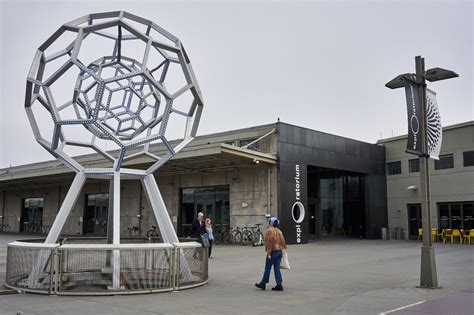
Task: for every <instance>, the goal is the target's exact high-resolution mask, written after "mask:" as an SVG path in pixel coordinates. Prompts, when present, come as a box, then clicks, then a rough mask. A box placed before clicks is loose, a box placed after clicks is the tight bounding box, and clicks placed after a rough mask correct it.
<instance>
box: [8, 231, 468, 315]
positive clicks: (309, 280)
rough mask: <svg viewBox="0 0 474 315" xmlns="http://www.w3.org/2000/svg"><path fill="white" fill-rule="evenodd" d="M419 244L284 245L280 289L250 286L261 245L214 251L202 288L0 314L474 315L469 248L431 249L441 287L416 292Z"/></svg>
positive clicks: (67, 300)
mask: <svg viewBox="0 0 474 315" xmlns="http://www.w3.org/2000/svg"><path fill="white" fill-rule="evenodd" d="M16 238H18V235H5V234H0V282H3V279H4V278H3V277H4V268H5V259H6V243H7V242H8V241H11V240H13V239H16ZM420 247H421V243H419V242H416V241H381V240H355V239H323V240H317V241H314V242H312V243H310V244H306V245H299V246H296V245H293V246H289V258H290V263H291V267H292V270H291V271H285V270H284V271H283V281H284V287H285V291H284V292H273V291H271V290H269V289H267V290H266V291H261V290H258V289H256V288H255V287H254V283H255V282H257V281H259V280H260V278H261V276H262V271H263V264H264V253H263V249H262V248H261V247H258V248H253V247H242V246H217V247H215V248H214V255H213V256H214V259H212V260H210V266H209V269H210V270H209V273H210V281H209V284H208V285H206V286H204V287H200V288H196V289H192V290H186V291H181V292H170V293H160V294H149V295H135V296H110V297H94V296H84V297H66V296H43V295H35V294H12V295H0V314H17V312H21V314H25V315H27V314H134V315H139V314H364V315H365V314H380V313H385V314H465V312H466V310H467V312H468V313H467V314H474V291H473V290H472V289H473V288H474V245H459V244H453V245H451V244H439V243H437V244H436V245H435V252H436V259H437V261H436V262H437V268H438V279H439V283H440V285H442V288H441V289H436V290H431V289H419V288H416V286H417V285H418V283H419V272H420V270H419V269H420V252H421V249H420ZM273 279H274V278H273V275H272V277H271V281H272V282H273V281H274V280H273ZM271 284H272V285H273V283H271ZM469 289H471V290H469ZM461 291H462V292H461ZM425 301H428V302H425ZM444 301H446V302H444ZM449 301H454V303H456V306H458V307H455V306H452V307H451V306H449V305H450V304H449ZM410 305H413V306H412V307H408V308H406V306H410ZM460 312H461V313H460Z"/></svg>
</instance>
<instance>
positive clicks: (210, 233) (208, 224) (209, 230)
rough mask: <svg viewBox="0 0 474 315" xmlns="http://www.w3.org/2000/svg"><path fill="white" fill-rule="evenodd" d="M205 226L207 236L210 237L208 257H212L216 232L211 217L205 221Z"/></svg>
mask: <svg viewBox="0 0 474 315" xmlns="http://www.w3.org/2000/svg"><path fill="white" fill-rule="evenodd" d="M205 226H206V232H207V236H208V238H209V253H208V257H209V258H211V259H212V257H211V252H212V243H213V242H214V233H213V231H212V220H211V219H210V218H207V219H206V221H205Z"/></svg>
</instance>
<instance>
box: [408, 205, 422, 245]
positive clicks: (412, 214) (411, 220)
mask: <svg viewBox="0 0 474 315" xmlns="http://www.w3.org/2000/svg"><path fill="white" fill-rule="evenodd" d="M408 228H409V231H408V233H409V238H410V239H411V240H416V239H418V229H421V204H419V203H417V204H412V205H408Z"/></svg>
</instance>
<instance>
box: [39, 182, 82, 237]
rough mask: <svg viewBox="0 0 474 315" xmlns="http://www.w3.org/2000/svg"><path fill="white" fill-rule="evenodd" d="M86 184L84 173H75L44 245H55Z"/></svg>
mask: <svg viewBox="0 0 474 315" xmlns="http://www.w3.org/2000/svg"><path fill="white" fill-rule="evenodd" d="M85 182H86V175H84V173H77V174H76V177H74V180H73V182H72V184H71V187H70V188H69V191H68V192H67V195H66V198H65V199H64V201H63V204H62V205H61V209H59V212H58V214H57V215H56V218H55V219H54V222H53V225H52V226H51V230H50V231H49V233H48V236H47V237H46V241H45V243H56V242H57V241H58V238H59V235H60V234H61V230H62V229H63V227H64V224H65V223H66V220H67V217H68V216H69V213H71V210H72V208H73V207H74V205H75V204H76V201H77V198H79V194H80V193H81V189H82V187H83V186H84V183H85Z"/></svg>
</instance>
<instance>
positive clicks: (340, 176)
mask: <svg viewBox="0 0 474 315" xmlns="http://www.w3.org/2000/svg"><path fill="white" fill-rule="evenodd" d="M152 150H153V153H155V154H157V155H160V153H161V150H162V148H160V147H159V146H157V147H154V148H152ZM76 159H78V160H80V162H81V164H82V165H85V166H86V167H100V166H101V163H103V162H104V161H102V160H101V157H100V156H98V155H84V156H79V157H76ZM150 163H151V161H149V160H147V157H143V158H140V159H138V160H136V161H134V162H133V164H128V165H127V166H126V167H129V168H139V169H140V168H145V167H147V166H148V165H149V164H150ZM384 167H385V148H384V146H381V145H376V144H369V143H364V142H360V141H356V140H352V139H347V138H344V137H339V136H336V135H331V134H327V133H323V132H319V131H315V130H310V129H306V128H302V127H298V126H293V125H289V124H285V123H281V122H278V123H274V124H268V125H261V126H256V127H251V128H245V129H240V130H233V131H227V132H221V133H215V134H210V135H204V136H199V137H197V138H196V139H195V140H194V141H193V142H192V143H191V144H190V145H188V146H187V147H186V148H185V149H183V151H181V152H180V153H178V154H177V155H176V156H175V158H173V159H172V160H171V161H169V162H168V163H167V164H166V165H165V166H164V167H163V168H161V169H160V170H159V171H157V172H156V173H155V177H156V180H157V182H158V185H159V188H160V190H161V193H162V194H163V198H164V201H165V204H166V206H167V209H168V212H169V214H170V217H171V218H172V222H173V223H174V225H175V228H176V231H177V233H178V235H180V236H185V235H186V234H187V229H188V228H189V226H190V224H191V223H192V221H193V219H194V218H195V217H196V215H197V212H200V211H202V212H204V214H205V215H206V216H207V217H211V218H212V219H213V220H214V224H215V229H216V230H219V229H226V228H229V227H230V228H234V227H244V226H254V225H255V224H263V225H264V226H266V222H267V218H268V217H269V216H278V217H279V218H280V219H281V222H282V224H281V226H282V229H283V231H284V233H285V235H286V237H287V240H288V242H289V243H295V244H298V243H306V242H308V239H309V238H311V237H322V236H325V237H331V236H333V237H366V238H378V237H379V236H380V229H381V228H382V227H385V226H387V210H386V209H387V203H386V200H387V198H386V179H385V169H384ZM73 175H74V174H73V173H72V172H71V171H70V170H69V169H67V168H66V167H64V166H63V165H62V164H61V163H60V162H58V161H55V160H54V161H48V162H41V163H36V164H30V165H24V166H18V167H11V168H5V169H1V170H0V207H1V208H0V215H1V222H2V225H3V226H6V225H8V227H9V230H10V231H11V232H41V231H42V232H45V231H47V228H48V227H49V226H51V225H52V223H53V221H54V218H55V216H56V214H57V212H58V209H59V207H60V206H61V204H62V202H63V200H64V198H65V195H66V193H67V191H68V189H69V186H70V184H71V182H72V179H73ZM108 190H109V183H108V182H107V181H105V180H99V179H90V180H89V179H88V181H87V182H86V184H85V186H84V188H83V190H82V193H81V196H80V198H79V199H78V201H77V203H76V205H75V207H74V209H73V211H72V213H71V215H70V216H69V217H68V221H67V223H66V224H65V227H64V229H63V231H62V234H63V235H104V234H105V232H106V229H107V213H108V209H109V198H108ZM120 221H121V232H122V233H123V234H127V233H128V231H129V230H131V229H133V227H140V229H141V231H142V232H144V233H146V231H147V230H149V229H150V228H151V227H152V226H153V225H155V226H156V222H155V221H154V218H153V215H152V211H151V207H150V205H149V202H148V200H147V198H146V195H145V193H144V191H143V190H142V187H141V184H140V182H139V181H135V180H124V181H123V182H122V187H121V220H120Z"/></svg>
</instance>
